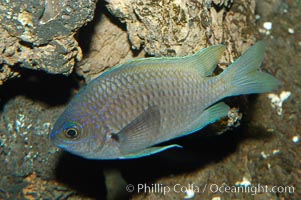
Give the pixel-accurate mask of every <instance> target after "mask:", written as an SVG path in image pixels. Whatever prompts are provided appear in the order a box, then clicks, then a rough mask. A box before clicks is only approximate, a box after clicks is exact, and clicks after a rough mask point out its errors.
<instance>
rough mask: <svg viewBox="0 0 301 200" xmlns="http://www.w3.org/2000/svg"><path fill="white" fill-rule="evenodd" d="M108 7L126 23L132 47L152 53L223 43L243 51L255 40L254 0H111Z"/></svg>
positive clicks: (172, 52)
mask: <svg viewBox="0 0 301 200" xmlns="http://www.w3.org/2000/svg"><path fill="white" fill-rule="evenodd" d="M107 7H108V8H109V10H110V12H111V13H112V14H113V15H114V16H116V17H118V18H119V19H120V20H121V21H122V22H124V23H126V27H127V31H128V33H129V39H130V42H131V46H132V48H133V49H140V48H142V47H143V48H144V50H145V51H146V52H147V53H148V54H150V55H156V56H175V55H178V56H181V55H187V54H191V53H192V52H196V51H198V50H199V49H201V48H203V47H204V46H208V44H220V43H224V44H231V45H232V47H239V49H238V50H239V52H240V51H241V50H242V49H243V48H245V47H246V46H247V45H249V43H250V42H252V41H254V7H255V2H254V1H253V0H249V1H239V2H235V3H234V4H232V3H231V2H230V1H211V0H199V1H188V0H185V1H178V0H155V1H153V0H146V1H145V0H137V1H133V0H127V1H124V0H122V1H121V0H110V1H109V4H108V6H107ZM243 43H246V44H245V46H242V45H243ZM229 50H232V48H231V49H229Z"/></svg>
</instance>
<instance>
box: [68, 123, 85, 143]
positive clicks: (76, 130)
mask: <svg viewBox="0 0 301 200" xmlns="http://www.w3.org/2000/svg"><path fill="white" fill-rule="evenodd" d="M81 131H82V129H81V127H80V126H79V125H78V124H77V123H76V122H70V123H67V124H65V128H64V135H65V137H66V138H69V139H77V138H78V137H79V136H80V134H81Z"/></svg>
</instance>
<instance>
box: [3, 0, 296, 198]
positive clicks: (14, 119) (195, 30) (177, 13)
mask: <svg viewBox="0 0 301 200" xmlns="http://www.w3.org/2000/svg"><path fill="white" fill-rule="evenodd" d="M300 9H301V1H299V0H264V1H260V0H258V1H255V0H246V1H231V0H184V1H179V0H108V1H107V2H104V1H100V0H99V1H93V0H80V1H77V2H76V3H74V1H71V0H62V1H57V0H53V1H50V0H43V1H33V0H23V1H15V0H11V1H0V22H1V24H0V106H1V110H0V115H1V118H0V177H1V179H0V199H125V198H131V199H183V198H184V197H185V195H187V194H185V193H176V192H170V193H168V194H166V195H163V194H162V193H160V192H159V193H154V192H149V193H138V191H137V190H136V191H134V192H132V193H129V192H127V191H126V190H125V186H126V184H129V183H130V184H133V185H134V186H135V185H137V184H139V183H143V184H144V183H146V184H148V185H151V184H162V185H164V186H170V187H171V188H172V187H173V185H175V184H181V185H183V186H187V185H189V184H194V185H196V186H200V187H202V186H204V185H206V184H207V185H210V184H217V185H220V186H221V185H230V186H233V185H245V184H252V185H257V184H261V185H268V186H269V187H272V186H293V187H294V188H295V191H294V192H291V193H289V192H278V193H267V192H263V193H260V194H256V195H251V194H250V193H212V192H210V191H209V190H206V192H204V193H200V194H194V197H193V198H194V199H214V198H215V199H218V198H220V199H256V200H259V199H298V197H300V196H301V171H300V167H301V161H300V159H301V155H300V154H301V153H300V152H301V151H300V150H301V141H299V140H300V137H301V135H300V129H301V123H300V118H299V116H300V109H301V107H300V105H301V104H300V99H301V88H300V87H301V86H300V78H301V64H300V57H301V24H300V23H299V22H300V21H301V14H300ZM259 39H264V40H265V41H266V44H267V48H266V56H265V60H264V66H263V69H264V70H265V71H268V72H270V73H271V74H273V75H274V76H276V77H277V78H278V79H279V80H280V81H281V83H282V85H281V87H280V88H279V90H278V91H277V92H275V94H274V99H273V101H274V102H273V106H274V107H272V105H271V99H270V98H269V96H268V94H261V95H249V96H244V97H235V98H231V99H229V100H228V101H229V102H228V103H229V104H230V105H231V106H232V107H239V108H240V112H241V113H242V114H243V118H242V121H241V122H240V126H239V127H236V128H233V130H229V131H227V132H225V133H223V134H222V135H216V134H212V132H214V131H212V130H214V129H215V128H216V127H208V128H205V129H204V130H201V131H199V133H196V134H192V135H190V136H187V137H184V138H180V139H177V140H176V141H172V143H177V144H180V145H182V146H184V148H183V149H174V150H170V151H167V152H163V153H161V154H158V155H154V156H151V157H146V158H142V159H137V160H123V161H93V160H85V159H82V158H78V157H76V156H73V155H70V154H67V153H64V152H62V151H61V150H59V149H57V148H56V147H53V146H51V144H50V143H49V141H48V134H49V132H50V130H51V128H52V126H53V124H54V122H55V120H56V118H57V117H58V116H59V114H60V113H61V112H62V111H63V109H64V108H65V106H66V105H67V103H68V102H69V101H70V99H71V98H72V96H74V95H75V94H76V93H77V92H78V90H79V89H80V88H81V87H82V86H83V85H85V84H86V83H88V82H89V81H90V80H92V79H93V78H95V77H96V76H98V75H99V74H101V73H102V72H104V71H105V70H107V69H109V68H110V67H113V66H115V65H116V64H119V63H122V62H124V61H126V60H130V59H136V58H140V57H147V56H182V55H188V54H191V53H194V52H196V51H198V50H199V49H201V48H203V47H206V46H209V45H213V44H220V43H223V44H225V45H226V46H227V51H226V52H225V55H224V57H223V59H222V60H221V64H220V65H219V67H220V68H223V67H225V66H226V65H227V64H229V63H230V62H231V61H233V60H235V59H236V58H237V57H239V55H240V54H241V53H242V52H243V51H244V50H246V49H247V48H248V47H249V46H250V45H251V44H253V43H254V42H255V41H256V40H259ZM283 91H287V92H288V91H289V92H290V93H291V95H290V96H289V97H288V99H287V100H286V101H284V102H283V105H280V104H279V102H278V104H277V102H275V101H276V100H277V98H276V97H277V95H280V94H281V93H282V94H284V93H283ZM270 97H271V96H270ZM280 97H281V96H279V101H280V102H281V98H280ZM282 97H283V96H282ZM271 98H272V97H271ZM275 98H276V100H275ZM283 100H284V99H283Z"/></svg>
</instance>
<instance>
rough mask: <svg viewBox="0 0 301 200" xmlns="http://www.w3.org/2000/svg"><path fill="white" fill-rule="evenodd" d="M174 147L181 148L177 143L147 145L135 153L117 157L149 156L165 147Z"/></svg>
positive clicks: (165, 148) (163, 149)
mask: <svg viewBox="0 0 301 200" xmlns="http://www.w3.org/2000/svg"><path fill="white" fill-rule="evenodd" d="M174 147H178V148H182V146H180V145H177V144H172V145H168V146H163V147H149V148H146V149H144V150H142V151H138V152H136V153H129V154H125V155H124V156H122V157H119V159H131V158H140V157H144V156H150V155H152V154H155V153H159V152H161V151H165V150H167V149H170V148H174Z"/></svg>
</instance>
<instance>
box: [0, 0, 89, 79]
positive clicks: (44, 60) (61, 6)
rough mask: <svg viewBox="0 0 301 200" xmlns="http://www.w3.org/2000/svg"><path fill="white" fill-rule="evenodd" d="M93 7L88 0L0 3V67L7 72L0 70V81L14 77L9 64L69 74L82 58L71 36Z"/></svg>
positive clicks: (87, 19) (26, 0)
mask: <svg viewBox="0 0 301 200" xmlns="http://www.w3.org/2000/svg"><path fill="white" fill-rule="evenodd" d="M94 9H95V2H94V1H89V0H81V1H79V2H77V3H74V2H73V1H71V0H63V1H57V0H54V1H50V0H43V1H30V0H25V1H17V0H14V1H10V3H7V2H4V1H2V2H0V22H1V25H0V38H1V43H0V52H1V54H0V56H1V57H0V67H1V68H2V69H6V70H4V71H6V72H9V73H3V72H0V73H1V76H0V77H1V80H0V81H1V82H0V83H3V82H4V81H5V80H7V79H8V78H10V77H14V76H15V73H14V72H13V70H7V68H8V67H10V68H12V67H13V66H18V67H24V68H28V69H33V70H44V71H46V72H48V73H53V74H65V75H68V74H70V73H71V71H72V69H73V67H74V65H75V62H76V61H78V60H81V57H82V53H81V49H80V48H79V47H78V43H77V42H76V40H75V39H74V35H75V34H76V32H77V30H78V29H79V28H80V27H82V26H83V25H84V24H86V23H87V22H89V21H91V20H92V18H93V14H94ZM2 71H3V70H2Z"/></svg>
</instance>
